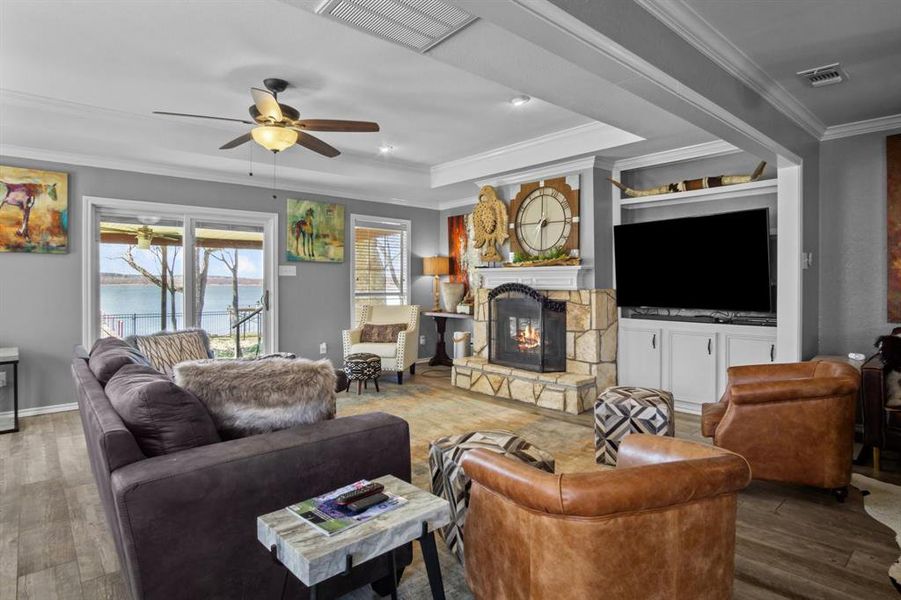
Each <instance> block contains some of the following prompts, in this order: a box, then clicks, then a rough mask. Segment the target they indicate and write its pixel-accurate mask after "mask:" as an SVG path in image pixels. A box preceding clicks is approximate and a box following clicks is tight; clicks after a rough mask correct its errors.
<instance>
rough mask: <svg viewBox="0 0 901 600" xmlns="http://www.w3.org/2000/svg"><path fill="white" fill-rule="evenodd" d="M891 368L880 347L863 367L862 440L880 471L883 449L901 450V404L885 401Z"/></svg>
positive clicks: (899, 332)
mask: <svg viewBox="0 0 901 600" xmlns="http://www.w3.org/2000/svg"><path fill="white" fill-rule="evenodd" d="M892 335H901V327H896V328H895V329H894V330H892ZM891 371H892V369H891V367H890V366H889V365H888V364H887V362H886V360H885V359H884V358H883V356H882V352H881V351H880V352H877V353H876V354H874V355H873V356H871V357H870V359H869V360H867V362H865V363H864V364H863V367H861V378H862V382H861V386H862V390H863V394H862V408H863V410H862V412H863V415H862V417H863V419H862V420H863V443H864V445H865V446H869V447H870V448H872V449H873V469H874V470H875V471H877V472H878V471H879V453H880V450H896V451H901V407H892V406H888V405H887V403H886V402H887V400H888V399H889V393H888V390H887V389H886V376H887V375H888V374H889V373H891Z"/></svg>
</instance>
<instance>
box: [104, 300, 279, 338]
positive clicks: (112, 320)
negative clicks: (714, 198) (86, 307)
mask: <svg viewBox="0 0 901 600" xmlns="http://www.w3.org/2000/svg"><path fill="white" fill-rule="evenodd" d="M255 310H257V307H249V308H239V309H238V319H235V318H234V316H233V314H232V311H231V310H221V311H204V313H203V315H202V316H201V319H200V327H201V328H202V329H204V330H205V331H206V332H207V333H208V334H209V335H211V336H228V337H231V336H232V335H233V333H232V331H231V327H232V324H233V323H235V322H237V321H239V320H240V319H241V318H243V317H245V316H246V315H248V314H250V313H252V312H253V311H255ZM100 323H101V326H102V328H103V330H104V331H105V332H106V333H108V334H109V335H115V336H116V337H120V338H123V337H127V336H129V335H149V334H151V333H156V332H157V331H160V325H161V323H160V313H158V312H157V313H112V314H110V313H102V314H101V315H100ZM184 326H185V319H184V314H182V313H176V314H175V329H182V328H184ZM261 326H262V314H259V313H258V314H257V315H255V316H254V317H252V318H250V319H248V320H247V321H245V322H244V323H242V324H241V325H240V326H239V327H240V329H241V337H242V338H245V337H247V336H248V335H256V336H258V335H259V334H260V327H261ZM171 328H172V317H171V316H168V315H167V318H166V329H171Z"/></svg>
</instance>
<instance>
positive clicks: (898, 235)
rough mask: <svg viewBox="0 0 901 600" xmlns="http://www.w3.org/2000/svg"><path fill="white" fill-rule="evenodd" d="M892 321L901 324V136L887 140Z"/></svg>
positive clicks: (889, 316)
mask: <svg viewBox="0 0 901 600" xmlns="http://www.w3.org/2000/svg"><path fill="white" fill-rule="evenodd" d="M885 172H886V186H887V187H886V204H887V217H888V222H887V224H886V225H887V226H886V230H887V233H888V240H887V241H888V257H887V259H888V320H889V321H890V322H892V323H898V322H901V134H898V135H891V136H888V137H887V138H885Z"/></svg>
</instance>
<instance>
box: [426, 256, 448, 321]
mask: <svg viewBox="0 0 901 600" xmlns="http://www.w3.org/2000/svg"><path fill="white" fill-rule="evenodd" d="M422 274H423V275H434V276H435V281H434V283H433V284H432V287H433V288H434V292H435V306H434V308H432V310H433V311H435V312H440V311H441V303H440V301H439V299H438V278H439V277H440V276H441V275H449V274H450V259H449V258H448V257H446V256H426V257H424V258H423V259H422Z"/></svg>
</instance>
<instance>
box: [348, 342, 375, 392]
mask: <svg viewBox="0 0 901 600" xmlns="http://www.w3.org/2000/svg"><path fill="white" fill-rule="evenodd" d="M344 373H345V374H346V375H347V379H348V381H349V382H352V381H356V382H357V394H359V393H360V388H361V387H362V386H363V385H364V384H367V383H369V381H370V380H371V381H374V382H375V391H377V392H378V391H379V379H378V378H379V375H381V374H382V359H381V358H379V357H378V355H376V354H369V353H368V352H357V353H356V354H348V355H347V356H345V357H344ZM347 387H348V389H350V383H348V386H347Z"/></svg>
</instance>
